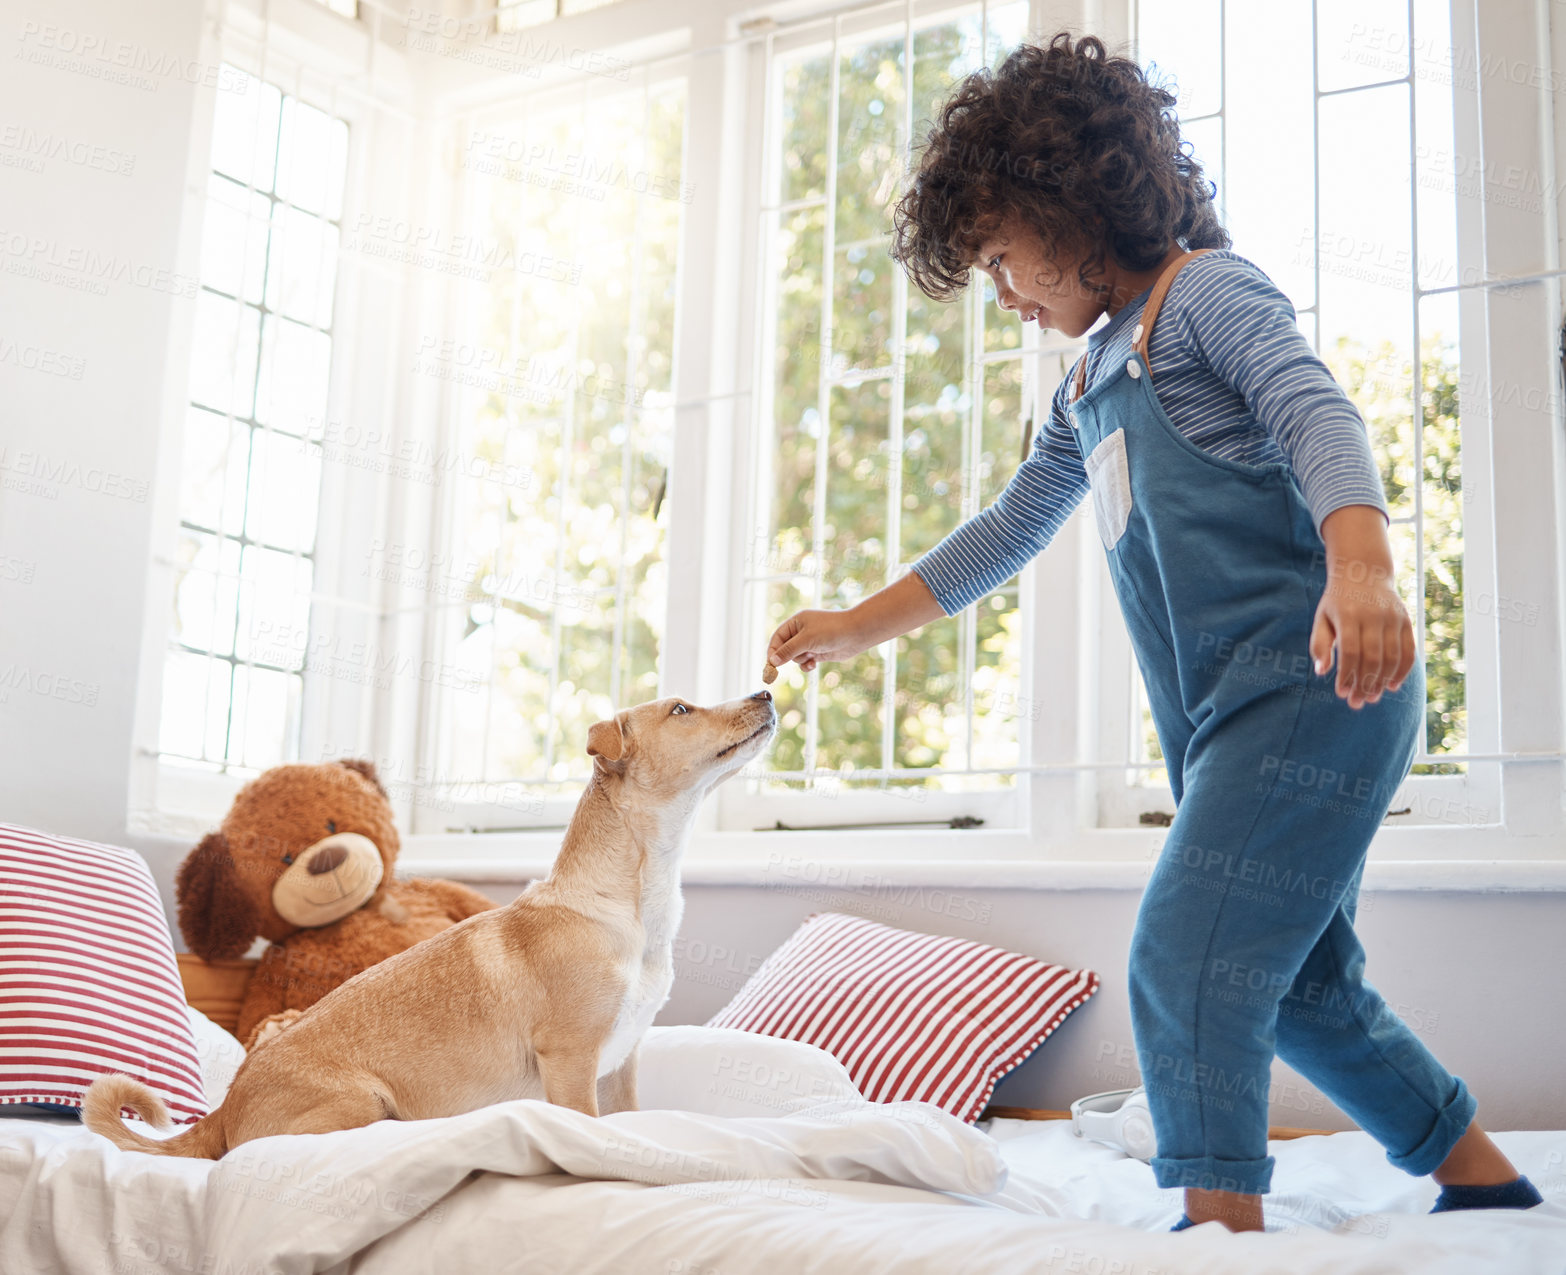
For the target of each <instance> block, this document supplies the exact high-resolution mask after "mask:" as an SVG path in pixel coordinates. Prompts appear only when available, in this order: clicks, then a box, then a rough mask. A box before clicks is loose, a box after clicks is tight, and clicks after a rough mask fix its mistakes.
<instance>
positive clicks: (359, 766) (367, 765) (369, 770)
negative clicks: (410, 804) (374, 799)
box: [337, 757, 386, 797]
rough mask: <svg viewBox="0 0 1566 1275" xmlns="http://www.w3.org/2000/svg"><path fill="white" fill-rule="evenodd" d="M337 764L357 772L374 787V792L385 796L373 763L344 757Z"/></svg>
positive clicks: (384, 790)
mask: <svg viewBox="0 0 1566 1275" xmlns="http://www.w3.org/2000/svg"><path fill="white" fill-rule="evenodd" d="M337 764H338V765H339V766H346V767H347V768H348V769H349V770H357V771H358V772H359V773H360V774H361V775H363V776H364V777H365V778H366V779H368V780H369V781H370V782H371V783H372V784H374V785H375V791H376V792H378V793H380V794H381V796H383V797H384V796H386V789H385V787H384V786H383V785H382V784H381V777H380V776H379V775H377V774H376V773H375V763H374V762H373V761H364V760H362V759H360V758H357V757H345V758H344V759H343V760H342V761H340V762H338V763H337Z"/></svg>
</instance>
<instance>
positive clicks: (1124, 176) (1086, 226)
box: [892, 32, 1230, 301]
mask: <svg viewBox="0 0 1566 1275" xmlns="http://www.w3.org/2000/svg"><path fill="white" fill-rule="evenodd" d="M1176 101H1177V99H1176V98H1175V95H1174V94H1173V93H1171V92H1169V91H1168V89H1166V88H1165V87H1164V86H1163V85H1161V84H1157V83H1154V82H1153V81H1152V80H1150V79H1149V78H1148V77H1147V75H1146V74H1145V73H1144V72H1143V70H1142V68H1141V67H1139V66H1138V65H1137V64H1136V63H1135V62H1134V61H1132V60H1131V59H1130V58H1127V57H1111V56H1110V55H1109V53H1108V52H1107V51H1106V50H1105V48H1104V44H1103V42H1102V41H1101V40H1099V39H1098V38H1097V37H1096V36H1083V37H1082V38H1081V39H1079V40H1076V41H1075V42H1073V40H1072V37H1071V36H1070V34H1069V33H1067V32H1061V33H1060V34H1059V35H1057V36H1055V37H1054V38H1053V39H1052V40H1051V41H1050V42H1049V43H1048V44H1047V45H1038V44H1024V45H1021V46H1020V47H1018V48H1017V49H1016V50H1014V51H1013V52H1012V53H1011V54H1010V55H1009V56H1008V57H1007V58H1006V60H1005V62H1003V63H1002V64H1001V67H1000V70H998V71H995V72H991V71H990V70H988V69H985V70H980V71H975V72H974V73H973V74H971V75H969V76H968V77H967V78H966V79H964V80H963V81H962V82H961V83H960V84H959V85H958V86H957V88H956V90H955V91H954V92H953V94H952V96H951V98H950V99H949V100H948V101H947V102H946V104H945V105H944V106H943V107H942V108H941V110H940V115H939V119H938V120H937V121H936V122H935V124H934V126H933V127H932V128H931V129H930V131H929V134H928V135H927V137H926V139H925V143H924V146H923V149H922V153H921V155H920V158H919V163H918V167H917V168H916V170H915V172H914V174H913V180H912V181H911V182H910V183H909V186H908V189H907V190H906V191H905V192H904V193H903V196H902V198H900V199H899V200H898V201H897V206H896V207H895V208H894V209H893V212H892V224H893V243H892V257H893V259H894V260H896V261H898V262H900V263H901V264H902V265H903V268H904V269H905V270H907V272H908V274H909V277H910V278H912V279H913V281H914V282H915V283H916V284H917V285H918V286H919V288H920V290H921V291H923V292H924V293H925V294H926V295H927V296H930V297H933V298H935V299H936V300H940V301H945V300H949V299H950V298H952V297H953V296H955V295H956V294H957V293H959V292H960V291H962V289H963V288H964V287H966V286H967V284H968V278H969V268H970V266H971V265H972V264H973V261H974V259H975V257H976V256H977V255H978V251H979V246H980V245H981V244H982V243H984V242H985V241H986V240H987V239H989V238H991V237H992V236H993V235H994V234H995V232H996V231H998V230H999V229H1000V228H1001V227H1002V226H1003V225H1004V224H1005V223H1006V222H1007V221H1008V220H1009V219H1010V218H1011V217H1012V216H1014V215H1015V216H1018V217H1020V218H1021V219H1022V222H1023V224H1024V225H1026V226H1027V227H1028V228H1029V229H1031V230H1032V231H1033V232H1034V233H1036V234H1037V235H1038V236H1039V237H1040V238H1041V239H1042V240H1043V242H1044V247H1045V253H1046V255H1047V256H1049V257H1051V258H1053V259H1056V260H1062V259H1065V260H1069V259H1070V258H1072V257H1080V258H1081V259H1082V264H1081V266H1080V268H1079V271H1078V273H1079V275H1080V281H1081V283H1082V284H1083V285H1084V286H1085V287H1088V288H1094V287H1096V286H1097V285H1096V284H1095V282H1094V281H1095V279H1096V277H1097V276H1098V275H1099V274H1100V273H1101V272H1102V270H1103V266H1104V259H1105V255H1106V254H1108V255H1109V256H1110V257H1112V258H1113V259H1114V260H1115V261H1116V262H1117V263H1118V264H1119V265H1121V266H1123V267H1125V268H1126V269H1128V270H1149V269H1151V268H1152V267H1153V266H1156V265H1157V264H1158V263H1159V262H1160V261H1162V260H1163V258H1164V256H1165V255H1166V254H1167V253H1168V251H1169V249H1170V246H1171V244H1173V243H1180V244H1183V245H1184V246H1185V247H1187V248H1227V247H1228V246H1229V243H1230V240H1229V234H1228V232H1227V231H1226V230H1225V229H1224V228H1223V226H1222V225H1221V224H1220V223H1219V221H1218V215H1217V212H1216V210H1215V209H1214V207H1213V195H1214V189H1213V187H1212V185H1211V184H1210V183H1209V182H1207V181H1206V180H1205V179H1204V178H1203V176H1202V166H1201V165H1200V164H1199V163H1197V162H1196V160H1195V159H1194V158H1192V156H1191V152H1190V146H1189V144H1188V143H1185V142H1182V141H1181V138H1180V124H1179V121H1178V119H1177V118H1176V116H1175V111H1174V108H1175V105H1176Z"/></svg>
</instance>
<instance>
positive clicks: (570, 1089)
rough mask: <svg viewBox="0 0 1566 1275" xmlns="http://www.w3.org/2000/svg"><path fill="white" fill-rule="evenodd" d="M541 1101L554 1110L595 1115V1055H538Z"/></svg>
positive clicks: (562, 1052)
mask: <svg viewBox="0 0 1566 1275" xmlns="http://www.w3.org/2000/svg"><path fill="white" fill-rule="evenodd" d="M537 1058H538V1074H539V1077H540V1079H542V1080H543V1082H544V1098H545V1099H546V1100H547V1101H549V1102H552V1103H554V1104H555V1106H557V1107H570V1108H571V1109H572V1110H573V1111H582V1112H586V1113H587V1114H588V1115H590V1116H596V1115H597V1114H598V1079H597V1078H598V1051H597V1050H596V1049H575V1050H560V1051H557V1052H550V1053H543V1052H539V1053H538V1054H537Z"/></svg>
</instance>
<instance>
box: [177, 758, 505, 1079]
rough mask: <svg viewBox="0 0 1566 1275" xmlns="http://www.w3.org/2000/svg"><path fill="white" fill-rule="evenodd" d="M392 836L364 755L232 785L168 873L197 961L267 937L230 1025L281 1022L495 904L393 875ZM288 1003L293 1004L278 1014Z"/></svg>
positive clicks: (460, 889)
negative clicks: (213, 819)
mask: <svg viewBox="0 0 1566 1275" xmlns="http://www.w3.org/2000/svg"><path fill="white" fill-rule="evenodd" d="M399 849H400V842H399V841H398V839H397V828H396V826H395V824H394V822H393V819H392V808H391V803H390V801H389V800H388V799H387V796H386V790H385V789H384V788H383V787H381V782H380V779H379V778H378V777H377V775H376V773H375V767H374V765H372V764H371V763H370V762H367V761H337V762H325V763H322V764H320V765H303V764H292V765H286V766H277V767H275V768H274V769H272V770H269V771H266V772H265V773H264V774H261V775H259V776H257V777H256V778H255V779H253V780H251V781H250V782H249V783H248V784H246V785H245V786H244V787H243V788H241V789H240V790H239V795H238V796H236V797H235V798H234V804H233V805H232V806H231V807H230V808H229V811H228V814H227V815H226V816H225V817H224V819H223V825H222V828H221V830H220V831H218V832H213V833H209V834H207V836H206V837H205V838H204V839H203V840H202V842H201V844H200V845H198V846H197V847H196V848H195V849H194V850H192V851H191V852H190V854H189V855H187V856H186V858H185V861H184V862H183V863H182V864H180V867H179V872H178V874H177V876H176V877H175V881H174V894H175V901H176V903H177V904H178V911H179V928H180V933H182V934H183V935H184V936H185V942H186V944H187V945H188V946H189V948H190V950H191V951H192V952H194V953H195V954H196V955H198V956H200V957H202V958H203V959H204V960H209V961H210V960H216V959H221V958H223V957H236V956H242V955H243V954H244V953H245V951H246V950H247V949H248V948H249V947H250V945H251V943H253V942H254V941H255V939H256V937H257V936H258V935H259V936H260V937H261V938H264V939H269V940H270V941H271V946H270V947H268V948H267V949H266V953H265V955H263V956H262V958H261V961H260V964H259V965H258V966H257V967H256V970H255V973H254V974H253V975H252V976H251V978H250V983H249V986H248V987H247V989H246V991H245V996H244V999H243V1001H242V1002H241V1003H240V1007H239V1022H238V1024H237V1026H236V1028H235V1035H236V1036H238V1037H239V1039H240V1040H242V1041H244V1042H245V1046H246V1048H247V1049H248V1048H253V1047H254V1045H255V1043H256V1040H255V1038H256V1037H260V1038H261V1039H266V1038H267V1036H268V1034H269V1032H266V1031H258V1028H262V1027H266V1026H269V1025H270V1021H271V1020H275V1022H276V1023H277V1024H278V1025H280V1026H281V1025H286V1024H287V1023H288V1022H290V1021H292V1019H293V1018H296V1017H297V1016H298V1012H299V1011H302V1010H305V1009H308V1008H309V1007H310V1006H311V1005H313V1004H315V1002H316V1001H318V1000H320V999H321V997H323V996H325V995H326V993H327V992H329V991H331V990H332V988H334V987H336V986H338V985H339V984H341V983H346V982H347V981H348V980H349V979H350V978H352V977H353V976H354V975H355V974H357V973H359V972H360V971H361V970H366V969H368V968H369V967H370V966H372V965H374V964H376V963H377V962H378V961H383V960H385V959H386V958H387V957H388V956H391V955H393V954H395V953H397V952H400V951H402V950H403V949H404V948H409V947H412V946H413V945H414V944H415V943H417V942H419V941H420V940H421V939H427V938H429V937H430V936H431V935H433V934H438V933H439V932H440V931H441V930H444V929H447V928H448V927H450V926H452V925H455V924H456V923H457V922H458V921H461V920H463V919H464V918H466V917H470V916H472V915H474V914H475V913H477V912H483V911H486V910H487V909H489V908H492V907H494V906H496V905H495V903H494V901H493V900H492V899H488V898H485V896H484V895H482V894H479V893H478V892H477V891H476V890H470V889H468V887H467V886H464V885H458V884H456V883H455V882H453V881H426V880H409V881H396V880H393V878H392V867H393V864H394V863H395V862H396V859H397V852H398V850H399ZM285 1011H294V1012H292V1013H286V1012H285Z"/></svg>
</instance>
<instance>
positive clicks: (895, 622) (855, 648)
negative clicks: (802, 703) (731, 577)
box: [767, 571, 945, 673]
mask: <svg viewBox="0 0 1566 1275" xmlns="http://www.w3.org/2000/svg"><path fill="white" fill-rule="evenodd" d="M944 614H945V612H944V611H942V610H941V604H940V603H939V602H937V601H936V600H935V594H933V593H932V592H930V587H929V585H927V584H925V582H924V581H923V580H922V579H920V577H919V573H918V572H917V571H909V572H907V573H906V574H905V575H903V576H902V577H900V578H899V579H897V580H894V581H893V582H892V583H891V584H889V585H887V586H886V587H885V588H884V589H879V590H877V591H876V592H875V593H872V594H871V595H870V596H869V597H868V598H866V599H865V600H864V601H863V602H859V603H856V604H855V605H854V606H851V607H849V608H848V610H846V611H800V612H797V613H796V614H794V615H791V616H790V617H789V618H788V619H786V620H784V621H783V623H782V624H780V625H779V626H778V629H777V632H776V633H774V634H773V635H772V641H771V643H770V644H769V645H768V647H767V663H769V664H774V665H777V664H786V663H787V662H788V661H789V660H794V661H795V662H796V663H798V665H799V667H800V668H801V669H803V670H804V671H805V672H806V673H808V672H810V670H811V669H813V668H815V666H816V664H817V663H818V662H819V661H821V660H851V659H853V657H854V656H856V655H858V654H859V653H860V652H862V651H868V650H869V649H870V648H871V647H872V646H877V645H879V644H880V643H882V642H884V641H886V639H887V638H893V637H898V636H900V635H901V634H904V633H907V632H908V631H909V630H910V629H917V628H919V627H920V626H921V625H925V624H928V623H929V622H930V621H931V620H939V619H940V618H941V616H943V615H944Z"/></svg>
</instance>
